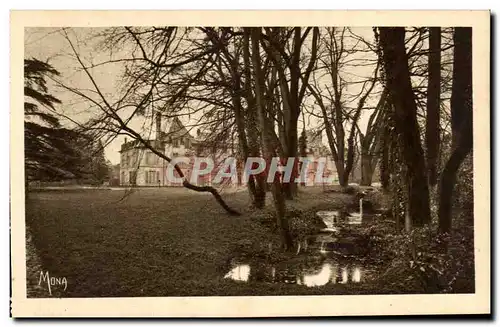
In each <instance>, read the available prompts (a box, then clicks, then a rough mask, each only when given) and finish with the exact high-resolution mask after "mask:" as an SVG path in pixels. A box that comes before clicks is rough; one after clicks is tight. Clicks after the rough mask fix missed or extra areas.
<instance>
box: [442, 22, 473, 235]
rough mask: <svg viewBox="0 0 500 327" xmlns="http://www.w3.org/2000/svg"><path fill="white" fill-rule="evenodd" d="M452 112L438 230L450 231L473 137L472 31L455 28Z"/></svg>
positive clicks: (468, 28)
mask: <svg viewBox="0 0 500 327" xmlns="http://www.w3.org/2000/svg"><path fill="white" fill-rule="evenodd" d="M453 39H454V43H455V50H454V56H453V81H452V89H451V112H452V124H455V127H453V125H452V133H453V140H454V141H453V142H454V143H455V144H454V148H453V152H452V154H451V157H450V159H449V160H448V162H447V163H446V165H445V168H444V170H443V173H442V176H441V192H440V199H439V200H440V202H439V231H440V232H441V233H448V232H450V230H451V226H452V221H451V209H452V199H453V188H454V186H455V182H456V177H457V172H458V169H459V168H460V165H461V164H462V162H463V161H464V159H465V158H466V157H467V155H468V154H469V153H470V152H471V150H472V146H473V139H472V138H473V137H472V28H470V27H457V28H455V34H454V37H453Z"/></svg>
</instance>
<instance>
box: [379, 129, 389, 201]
mask: <svg viewBox="0 0 500 327" xmlns="http://www.w3.org/2000/svg"><path fill="white" fill-rule="evenodd" d="M386 124H387V123H386ZM389 138H390V130H389V127H388V126H385V127H384V133H383V135H382V158H381V161H380V183H381V184H382V189H384V190H386V191H387V190H389V187H390V182H391V171H390V169H389V156H390V155H389V154H390V144H391V143H390V139H389Z"/></svg>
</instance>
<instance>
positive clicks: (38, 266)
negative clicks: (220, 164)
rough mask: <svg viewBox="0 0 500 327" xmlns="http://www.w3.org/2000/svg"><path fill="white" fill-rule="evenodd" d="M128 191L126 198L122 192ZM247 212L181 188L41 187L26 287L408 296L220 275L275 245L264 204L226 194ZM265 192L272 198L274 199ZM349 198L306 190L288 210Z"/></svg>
mask: <svg viewBox="0 0 500 327" xmlns="http://www.w3.org/2000/svg"><path fill="white" fill-rule="evenodd" d="M125 195H126V196H125ZM222 195H223V197H224V198H225V200H226V201H227V203H228V204H229V205H230V206H232V207H234V208H236V209H237V210H239V211H240V212H242V215H241V216H236V217H235V216H230V215H227V214H226V213H225V212H224V211H223V209H222V208H221V207H220V206H219V205H218V204H217V203H216V202H215V201H214V199H213V197H212V196H211V195H210V194H206V193H196V192H193V191H190V190H186V189H183V188H162V189H156V188H151V189H147V188H144V189H134V190H133V191H126V190H123V189H117V190H73V191H68V190H66V191H61V190H50V191H37V192H32V193H30V194H29V198H28V202H27V206H26V209H27V210H26V224H27V229H28V237H27V238H28V244H27V288H28V295H29V296H32V297H48V296H49V294H48V291H47V288H46V287H45V288H44V287H43V285H38V284H39V278H40V271H48V272H49V273H50V276H51V277H52V276H53V277H55V278H62V277H64V278H66V280H67V284H68V286H67V288H66V290H63V287H62V286H61V285H56V286H53V287H52V290H51V292H52V296H60V297H123V296H127V297H133V296H217V295H218V296H221V295H227V296H231V295H283V294H290V295H292V294H296V295H299V294H374V293H379V294H380V293H405V292H407V290H405V289H404V287H403V288H401V287H399V288H398V287H392V288H391V287H386V286H384V285H382V284H381V282H380V281H378V282H374V283H360V284H357V285H341V284H335V285H331V286H328V285H327V286H324V287H321V288H307V287H305V286H301V285H287V284H271V283H256V284H255V283H240V282H235V281H232V280H228V279H224V278H223V277H224V274H225V272H226V271H227V269H228V264H229V261H230V259H231V258H232V257H233V256H234V254H235V253H236V252H237V251H241V248H242V247H243V248H247V249H244V250H246V251H247V252H252V251H254V252H259V251H263V250H265V249H267V248H268V246H269V244H273V246H275V247H276V248H277V247H278V244H279V238H278V235H277V233H275V232H273V231H272V230H270V228H269V227H268V226H265V224H262V221H261V220H262V219H261V216H265V215H266V214H269V212H272V207H271V206H272V199H271V198H270V197H269V198H268V201H267V207H266V208H265V209H263V210H255V209H253V208H251V207H250V205H249V204H250V203H249V196H248V193H247V192H246V191H245V190H240V191H238V192H232V191H226V192H223V193H222ZM268 196H270V195H269V194H268ZM353 197H354V196H353V195H352V194H343V193H338V192H335V193H332V192H329V193H325V192H324V190H323V189H322V188H314V187H313V188H301V189H300V191H299V195H298V197H297V199H295V200H293V201H289V202H288V203H287V205H288V207H289V208H297V209H300V210H316V209H321V208H322V209H326V208H339V207H342V206H344V205H345V204H346V203H349V202H352V199H353Z"/></svg>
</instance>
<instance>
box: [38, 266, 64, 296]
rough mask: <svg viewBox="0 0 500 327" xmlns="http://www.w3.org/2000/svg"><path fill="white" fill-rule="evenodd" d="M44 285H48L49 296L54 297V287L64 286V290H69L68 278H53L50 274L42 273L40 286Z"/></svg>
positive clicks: (39, 281)
mask: <svg viewBox="0 0 500 327" xmlns="http://www.w3.org/2000/svg"><path fill="white" fill-rule="evenodd" d="M42 283H44V284H47V288H48V289H49V294H50V295H52V287H53V286H61V287H62V286H64V290H65V291H66V288H68V281H67V280H66V277H51V276H50V275H49V272H48V271H46V272H43V271H40V279H39V280H38V286H40V285H42Z"/></svg>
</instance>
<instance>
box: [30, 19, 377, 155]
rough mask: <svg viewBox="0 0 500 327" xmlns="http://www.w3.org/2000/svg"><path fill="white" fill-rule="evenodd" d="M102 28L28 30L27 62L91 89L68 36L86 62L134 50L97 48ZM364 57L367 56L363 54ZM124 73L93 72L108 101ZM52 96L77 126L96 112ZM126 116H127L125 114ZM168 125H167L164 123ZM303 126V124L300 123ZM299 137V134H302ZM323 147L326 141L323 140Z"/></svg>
mask: <svg viewBox="0 0 500 327" xmlns="http://www.w3.org/2000/svg"><path fill="white" fill-rule="evenodd" d="M102 30H103V29H102V28H93V27H88V28H71V29H69V30H65V31H63V30H62V29H61V28H26V29H25V39H24V46H25V58H31V57H34V58H37V59H39V60H43V61H48V62H49V63H50V64H51V65H53V66H54V67H55V68H56V69H57V70H58V71H59V72H60V74H61V75H60V77H59V79H60V80H61V81H62V82H63V83H64V84H67V85H70V86H72V87H75V88H78V89H91V88H92V84H91V83H90V80H89V79H88V77H87V76H86V74H85V73H84V72H82V71H81V70H80V69H79V63H78V62H77V61H76V59H75V56H74V55H73V54H72V49H71V47H70V44H69V42H68V41H67V39H66V37H65V34H64V33H67V35H68V36H69V37H70V39H71V40H73V43H74V46H75V48H76V50H77V51H78V52H79V53H81V54H82V55H83V58H84V60H86V62H90V61H91V62H93V63H99V62H105V61H107V60H109V59H116V58H120V57H123V56H128V52H129V51H130V50H131V49H126V48H123V49H121V51H118V52H114V53H112V54H111V53H110V52H109V51H108V50H103V49H101V48H99V47H98V43H97V42H96V39H95V38H92V37H91V36H92V35H95V33H99V32H101V31H102ZM353 31H354V32H355V33H356V34H358V35H361V36H363V37H365V38H367V39H372V37H373V32H372V28H371V27H366V28H359V27H358V28H355V29H353ZM363 56H366V55H365V54H363ZM372 70H373V67H352V68H350V69H349V71H348V72H346V78H353V79H356V78H359V77H365V76H369V75H370V74H371V71H372ZM122 73H123V66H122V65H120V64H107V65H103V66H99V67H96V68H93V69H92V75H93V76H94V78H95V80H96V83H97V84H98V85H99V87H100V88H101V89H102V90H103V92H104V93H105V95H106V97H108V98H110V99H113V98H117V97H118V96H119V85H120V84H119V83H120V77H121V74H122ZM319 81H320V84H324V85H328V84H329V83H331V82H330V81H329V79H327V78H325V77H322V78H320V79H319ZM49 88H50V89H49V92H50V93H52V94H53V95H54V96H56V97H57V98H59V99H60V100H61V101H62V103H61V104H60V105H59V107H58V108H57V110H58V111H59V112H61V113H62V114H64V115H66V116H67V117H69V118H70V119H71V120H74V121H76V122H78V123H84V122H85V121H86V120H88V119H89V118H91V117H93V116H94V115H95V114H96V112H95V111H93V110H90V109H89V108H90V105H89V103H87V102H85V101H82V100H81V98H79V97H78V96H76V95H75V94H73V93H72V92H70V91H68V90H65V89H63V88H61V87H60V86H57V85H54V84H52V85H50V84H49ZM359 91H360V85H354V86H352V87H350V88H349V89H348V91H347V93H350V94H351V95H352V94H357V93H359ZM376 100H377V99H376V97H374V98H373V99H369V100H368V101H367V104H366V106H374V104H375V102H376ZM308 104H309V105H313V103H312V102H311V100H308ZM124 114H125V113H124ZM368 117H369V113H368V112H367V113H366V114H364V115H363V116H362V117H361V119H360V127H361V129H362V130H364V129H365V128H366V124H367V121H368ZM181 120H182V121H183V123H184V124H187V125H189V124H190V123H193V122H190V121H189V120H187V119H185V118H181ZM318 122H319V120H318V118H316V117H314V116H306V128H307V129H309V128H314V127H316V126H318ZM164 124H165V122H164ZM153 126H154V124H153V122H152V120H151V119H140V118H136V119H133V120H132V121H131V122H130V127H132V128H134V129H135V130H136V131H140V132H141V134H142V135H144V136H150V137H151V138H153V137H154V128H153ZM299 126H302V122H299ZM193 132H195V131H194V130H193V131H192V133H193ZM299 133H300V130H299ZM323 139H324V143H326V138H325V136H323ZM124 140H125V136H118V137H116V138H115V139H114V140H113V141H112V142H111V143H109V144H108V145H107V146H106V148H105V156H106V158H107V159H108V160H109V161H110V162H111V163H112V164H117V163H119V162H120V154H119V150H120V146H121V144H122V143H123V142H124Z"/></svg>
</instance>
